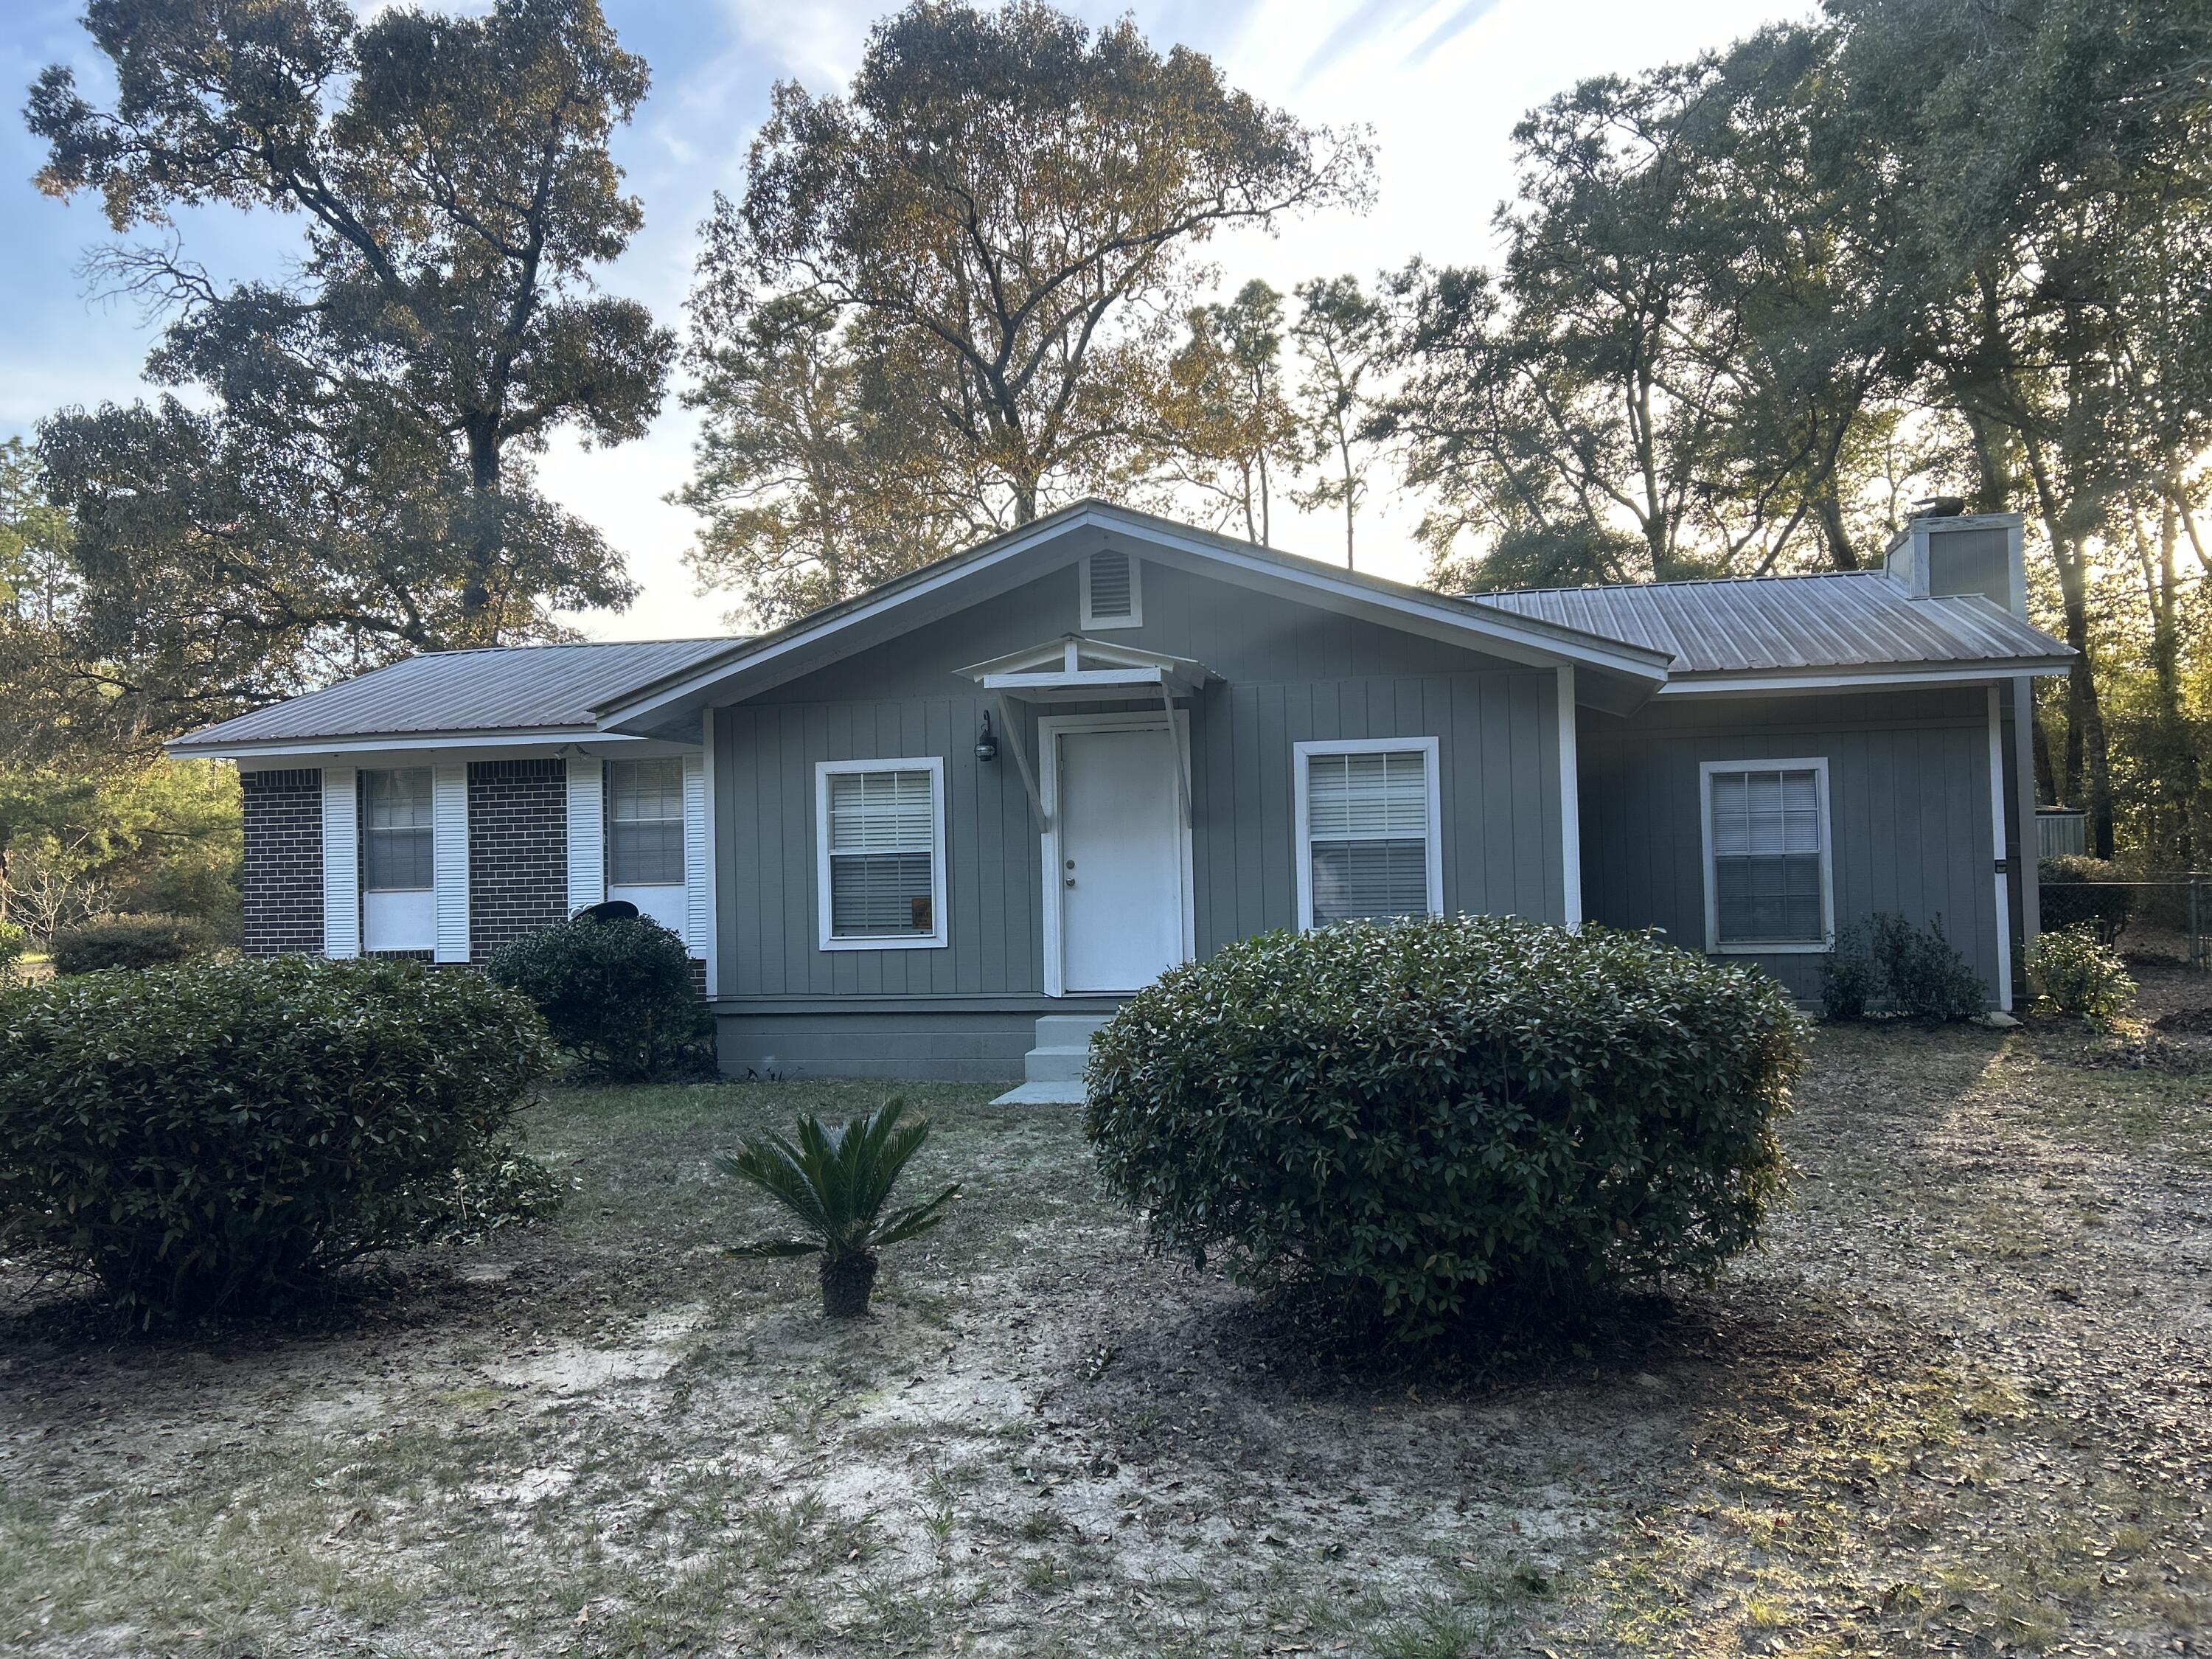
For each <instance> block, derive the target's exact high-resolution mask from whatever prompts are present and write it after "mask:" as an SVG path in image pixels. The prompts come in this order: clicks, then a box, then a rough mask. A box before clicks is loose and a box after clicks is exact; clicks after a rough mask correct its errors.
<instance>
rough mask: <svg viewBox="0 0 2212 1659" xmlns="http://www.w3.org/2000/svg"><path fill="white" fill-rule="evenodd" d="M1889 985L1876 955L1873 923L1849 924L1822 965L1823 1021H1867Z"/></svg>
mask: <svg viewBox="0 0 2212 1659" xmlns="http://www.w3.org/2000/svg"><path fill="white" fill-rule="evenodd" d="M1887 984H1888V981H1887V977H1886V975H1884V974H1883V973H1882V969H1881V962H1880V961H1878V960H1877V959H1876V958H1875V953H1874V926H1873V923H1872V922H1871V921H1853V922H1846V923H1845V924H1844V926H1843V927H1838V929H1836V944H1835V948H1834V949H1833V950H1832V951H1829V952H1828V955H1827V957H1826V960H1825V961H1824V962H1822V963H1821V964H1820V1018H1823V1019H1864V1018H1866V1017H1867V1011H1868V1010H1869V1008H1870V1007H1872V1006H1874V1005H1875V1004H1876V1003H1878V1002H1880V1001H1881V997H1882V993H1883V991H1884V990H1885V989H1886V988H1887Z"/></svg>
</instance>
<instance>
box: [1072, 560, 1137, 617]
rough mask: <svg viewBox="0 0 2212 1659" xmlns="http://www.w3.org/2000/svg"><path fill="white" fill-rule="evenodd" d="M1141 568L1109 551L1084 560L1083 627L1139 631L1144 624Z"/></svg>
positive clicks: (1134, 561) (1132, 561) (1135, 563)
mask: <svg viewBox="0 0 2212 1659" xmlns="http://www.w3.org/2000/svg"><path fill="white" fill-rule="evenodd" d="M1142 569H1143V567H1142V566H1141V565H1139V563H1138V562H1137V561H1136V560H1135V559H1133V558H1132V557H1131V556H1129V555H1128V554H1127V553H1124V552H1121V550H1118V549H1115V548H1108V549H1105V550H1102V551H1100V552H1097V553H1093V554H1091V555H1089V556H1087V557H1085V559H1084V561H1083V605H1082V617H1081V620H1080V622H1079V626H1081V627H1083V628H1087V629H1088V628H1100V629H1104V628H1139V627H1142V626H1143V625H1144V621H1145V591H1144V586H1143V583H1142V580H1141V579H1140V573H1141V571H1142Z"/></svg>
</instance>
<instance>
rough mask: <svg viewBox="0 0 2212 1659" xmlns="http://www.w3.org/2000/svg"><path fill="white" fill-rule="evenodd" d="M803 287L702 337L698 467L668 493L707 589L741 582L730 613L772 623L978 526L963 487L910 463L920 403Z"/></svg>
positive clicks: (887, 573)
mask: <svg viewBox="0 0 2212 1659" xmlns="http://www.w3.org/2000/svg"><path fill="white" fill-rule="evenodd" d="M849 334H850V331H849V330H848V329H845V328H842V327H841V326H840V325H839V322H838V319H837V314H836V310H835V309H834V308H833V307H829V306H825V305H823V304H822V303H821V302H820V301H817V300H814V299H812V298H811V297H809V296H806V295H787V296H783V297H781V298H778V299H775V300H772V301H769V302H768V303H767V304H765V305H763V306H760V307H757V308H756V309H754V310H752V311H751V312H750V313H748V314H747V315H746V316H744V318H743V319H739V320H738V321H737V322H736V323H735V325H733V326H732V328H731V329H730V330H729V331H728V332H727V333H726V334H725V333H720V332H709V333H708V334H707V335H705V336H704V337H701V338H699V339H698V340H697V342H696V345H695V349H694V353H693V361H694V363H695V365H696V368H697V369H698V373H699V380H698V384H697V385H696V387H695V388H694V389H693V390H691V391H690V392H687V393H686V394H685V401H686V402H687V403H690V404H692V405H693V406H695V407H696V408H699V409H701V410H703V411H704V414H705V420H704V422H703V425H702V430H701V433H700V436H699V440H698V443H697V446H696V471H694V473H693V476H692V478H691V481H690V483H687V484H686V485H684V488H683V489H681V490H679V491H678V492H677V493H676V494H675V495H674V496H673V497H671V499H673V500H675V501H678V502H680V503H681V504H682V505H684V506H685V507H690V508H691V509H692V510H693V511H694V512H696V513H699V514H700V515H701V516H702V518H703V519H704V520H705V521H706V524H705V528H704V529H703V530H702V532H701V534H700V536H699V538H698V541H697V542H696V544H695V545H694V546H693V548H692V549H691V550H690V552H689V553H688V554H687V555H686V556H685V562H686V563H688V564H689V565H690V567H691V569H692V570H693V572H694V573H695V574H696V575H697V576H698V578H699V583H700V588H701V591H702V592H707V591H709V590H712V589H716V588H720V589H727V590H734V591H735V592H738V593H740V594H742V595H744V607H743V610H742V611H741V612H733V613H732V616H731V620H732V622H733V623H736V622H740V621H744V622H750V623H764V624H769V625H774V624H776V623H783V622H787V621H789V620H790V619H791V618H793V617H799V616H803V615H805V613H806V612H808V611H814V610H817V609H819V608H820V607H821V606H823V605H834V604H836V602H837V601H838V600H840V599H848V598H849V597H851V596H852V595H853V594H854V593H856V592H860V590H861V589H863V588H866V587H869V586H873V585H874V584H875V583H877V582H879V581H883V580H886V579H887V578H889V577H891V576H894V575H896V574H899V573H900V572H901V571H902V570H906V569H908V568H912V566H913V565H915V564H916V563H920V562H927V560H929V559H931V558H933V557H936V556H939V555H941V554H943V553H946V552H950V551H951V550H952V549H953V548H954V547H956V546H957V545H958V544H959V543H960V541H961V540H962V539H963V536H965V535H966V534H968V533H969V532H972V531H973V530H974V529H975V526H974V525H973V524H972V522H971V521H970V520H969V518H968V517H967V516H966V514H965V513H963V512H962V510H961V505H962V501H963V495H964V492H961V491H958V490H954V491H951V492H947V493H946V494H945V495H939V494H938V493H936V492H937V491H938V490H939V489H940V488H941V486H942V484H943V483H944V480H943V479H942V477H940V476H939V475H938V474H936V473H934V472H933V471H931V470H929V469H927V468H924V467H920V466H917V465H916V464H915V463H916V457H917V455H918V453H920V451H921V446H920V444H919V442H918V441H917V433H918V429H919V428H920V427H921V425H922V424H923V423H924V422H926V419H927V416H926V414H925V413H924V411H923V410H922V409H921V406H920V404H921V400H920V399H919V398H917V397H916V396H915V391H914V388H913V387H911V386H908V385H905V384H903V383H902V382H901V381H900V380H898V378H897V377H896V376H894V375H891V374H887V373H885V371H884V366H883V362H882V360H880V359H879V358H877V357H875V356H872V355H871V354H869V353H868V352H867V351H866V349H864V348H862V347H860V346H858V345H856V344H855V343H854V341H853V340H852V339H851V338H850V337H849Z"/></svg>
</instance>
